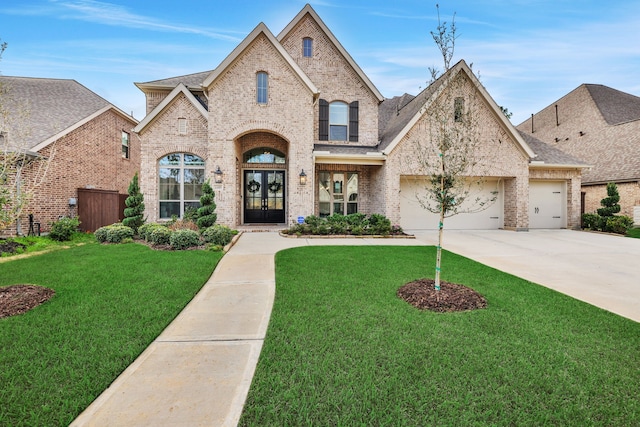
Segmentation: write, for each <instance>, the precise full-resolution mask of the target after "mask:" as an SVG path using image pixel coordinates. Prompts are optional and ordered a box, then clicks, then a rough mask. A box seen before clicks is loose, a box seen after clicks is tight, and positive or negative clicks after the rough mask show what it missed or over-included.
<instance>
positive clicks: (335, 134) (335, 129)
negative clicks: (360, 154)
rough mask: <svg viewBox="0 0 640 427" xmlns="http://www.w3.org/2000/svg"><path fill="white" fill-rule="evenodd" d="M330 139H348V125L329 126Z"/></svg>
mask: <svg viewBox="0 0 640 427" xmlns="http://www.w3.org/2000/svg"><path fill="white" fill-rule="evenodd" d="M329 139H330V140H332V141H346V140H347V127H346V126H335V125H331V126H329Z"/></svg>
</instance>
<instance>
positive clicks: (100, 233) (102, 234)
mask: <svg viewBox="0 0 640 427" xmlns="http://www.w3.org/2000/svg"><path fill="white" fill-rule="evenodd" d="M108 231H109V230H108V229H107V226H105V227H100V228H98V229H97V230H96V231H94V232H93V237H95V238H96V240H97V241H98V242H100V243H104V242H106V241H107V233H108Z"/></svg>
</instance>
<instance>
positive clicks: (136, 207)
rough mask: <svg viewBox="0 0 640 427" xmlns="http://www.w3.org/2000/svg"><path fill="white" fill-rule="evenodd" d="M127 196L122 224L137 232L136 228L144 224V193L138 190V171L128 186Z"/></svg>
mask: <svg viewBox="0 0 640 427" xmlns="http://www.w3.org/2000/svg"><path fill="white" fill-rule="evenodd" d="M128 193H129V197H127V199H126V200H125V202H124V203H125V204H126V205H127V207H126V208H125V209H124V217H125V218H124V220H122V224H124V225H126V226H127V227H131V228H132V229H133V232H134V233H136V234H137V233H138V228H139V227H140V226H141V225H142V224H144V216H143V215H144V195H143V194H142V193H141V192H140V186H139V185H138V172H136V173H135V175H134V176H133V179H132V180H131V183H130V184H129V188H128Z"/></svg>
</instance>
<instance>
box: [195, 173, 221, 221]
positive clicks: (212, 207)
mask: <svg viewBox="0 0 640 427" xmlns="http://www.w3.org/2000/svg"><path fill="white" fill-rule="evenodd" d="M215 197H216V195H215V193H214V192H213V188H211V184H210V183H209V180H207V181H206V182H205V183H204V184H202V196H201V197H200V208H198V220H197V224H198V227H199V228H200V229H201V230H202V229H204V228H209V227H211V226H212V225H213V224H215V223H216V220H217V219H218V214H216V202H215Z"/></svg>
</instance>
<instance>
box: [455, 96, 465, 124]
mask: <svg viewBox="0 0 640 427" xmlns="http://www.w3.org/2000/svg"><path fill="white" fill-rule="evenodd" d="M463 115H464V98H462V97H458V98H456V99H455V100H454V102H453V118H454V120H455V121H456V122H461V121H462V117H463Z"/></svg>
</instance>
